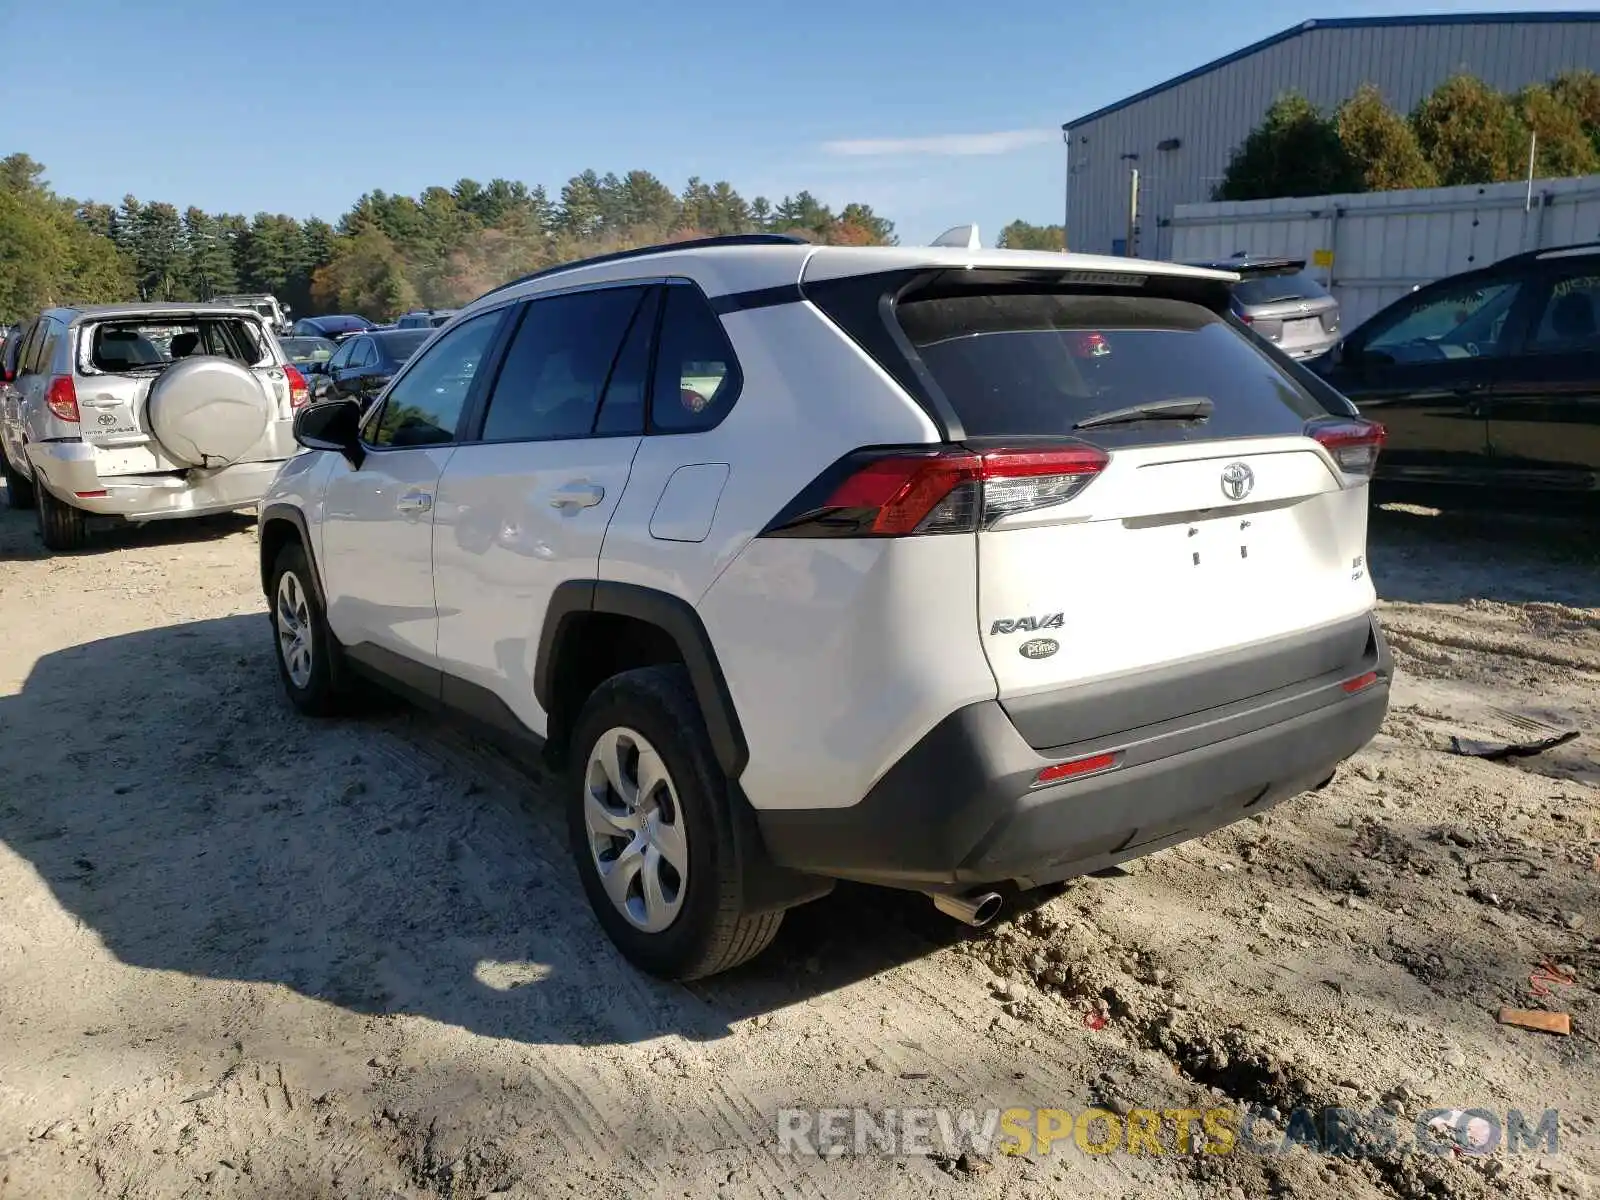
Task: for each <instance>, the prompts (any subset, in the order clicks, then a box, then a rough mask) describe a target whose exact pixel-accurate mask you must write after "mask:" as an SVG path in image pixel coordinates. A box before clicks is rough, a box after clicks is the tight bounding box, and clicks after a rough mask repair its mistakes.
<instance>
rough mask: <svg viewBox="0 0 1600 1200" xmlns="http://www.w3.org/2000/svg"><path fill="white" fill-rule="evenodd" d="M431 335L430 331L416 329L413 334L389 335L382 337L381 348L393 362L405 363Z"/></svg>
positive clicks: (431, 331)
mask: <svg viewBox="0 0 1600 1200" xmlns="http://www.w3.org/2000/svg"><path fill="white" fill-rule="evenodd" d="M432 335H433V330H431V329H418V330H416V331H415V332H412V331H411V330H406V331H405V332H403V333H390V334H385V335H383V348H384V350H385V351H387V353H388V355H389V357H390V358H392V359H394V361H395V362H405V361H406V359H408V358H410V357H411V356H412V355H413V354H415V353H416V352H417V351H418V350H420V349H421V348H422V343H423V342H425V341H427V340H428V338H429V337H431V336H432Z"/></svg>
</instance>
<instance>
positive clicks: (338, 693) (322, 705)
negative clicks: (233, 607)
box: [268, 542, 345, 717]
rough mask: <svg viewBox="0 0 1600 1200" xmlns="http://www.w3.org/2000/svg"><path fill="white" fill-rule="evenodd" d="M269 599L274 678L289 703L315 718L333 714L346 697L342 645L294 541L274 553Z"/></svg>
mask: <svg viewBox="0 0 1600 1200" xmlns="http://www.w3.org/2000/svg"><path fill="white" fill-rule="evenodd" d="M268 598H269V601H270V603H271V605H272V612H271V618H272V634H273V637H272V640H273V645H274V649H275V650H276V651H277V653H276V654H275V655H274V658H275V659H276V660H277V663H278V678H279V679H280V680H281V681H282V682H283V690H284V693H285V694H286V695H287V696H288V697H289V701H290V703H292V704H293V705H294V706H295V707H296V708H298V709H299V710H300V711H301V712H303V713H306V714H308V715H310V716H314V717H322V716H329V715H331V714H333V713H335V712H338V711H339V709H340V708H342V707H343V701H344V698H345V681H344V654H343V647H341V646H340V645H339V642H338V639H336V638H335V637H334V636H333V631H332V630H330V629H329V628H328V621H327V616H326V614H325V613H324V612H323V610H322V602H321V600H320V599H319V598H318V595H317V591H316V588H315V585H314V583H313V582H312V575H311V563H310V561H309V560H308V559H307V558H306V552H305V550H304V548H303V547H302V546H301V545H300V543H299V542H291V543H290V544H289V545H287V546H285V547H284V548H283V549H282V550H280V551H279V552H278V557H277V560H276V561H275V562H274V563H273V565H272V581H271V590H270V591H269V592H268Z"/></svg>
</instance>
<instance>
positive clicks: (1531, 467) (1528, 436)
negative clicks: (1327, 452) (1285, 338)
mask: <svg viewBox="0 0 1600 1200" xmlns="http://www.w3.org/2000/svg"><path fill="white" fill-rule="evenodd" d="M1306 365H1307V366H1309V367H1310V368H1311V369H1312V370H1314V371H1316V372H1317V373H1318V374H1319V375H1321V376H1322V377H1323V378H1324V379H1326V380H1327V382H1328V383H1330V384H1332V385H1333V386H1334V387H1335V388H1337V389H1338V390H1339V391H1341V392H1343V393H1344V394H1345V395H1346V396H1348V397H1349V398H1350V399H1351V400H1352V401H1353V402H1354V403H1355V404H1356V406H1357V407H1358V408H1359V409H1360V410H1361V411H1362V412H1363V413H1364V414H1366V415H1368V416H1370V417H1372V418H1373V419H1374V420H1377V421H1381V422H1382V423H1383V424H1384V426H1385V427H1386V428H1387V429H1388V443H1387V447H1386V449H1385V452H1384V456H1383V459H1382V465H1381V466H1380V468H1379V478H1380V479H1388V480H1394V481H1397V482H1415V483H1449V484H1471V485H1479V486H1483V485H1489V486H1494V487H1499V488H1510V489H1530V490H1539V491H1551V492H1596V491H1600V242H1592V243H1588V244H1585V245H1579V246H1567V247H1561V248H1556V249H1550V250H1535V251H1530V252H1528V253H1526V254H1518V255H1513V256H1512V257H1510V258H1507V259H1503V260H1501V261H1500V262H1497V263H1495V264H1494V265H1493V266H1489V267H1484V268H1482V269H1480V270H1476V271H1468V272H1466V273H1464V274H1460V275H1452V276H1449V277H1448V278H1445V279H1441V280H1438V281H1436V282H1434V283H1431V284H1428V285H1427V286H1425V287H1421V288H1418V289H1417V290H1416V291H1413V292H1411V293H1409V294H1408V295H1405V296H1403V297H1401V298H1400V299H1399V300H1396V301H1395V302H1394V303H1393V304H1391V305H1389V306H1388V307H1387V308H1385V309H1383V310H1382V311H1381V312H1379V313H1377V314H1376V315H1375V316H1373V317H1371V318H1370V319H1369V320H1367V321H1366V322H1364V323H1363V324H1361V325H1360V326H1358V327H1357V328H1356V329H1354V330H1351V331H1350V333H1349V334H1347V335H1346V336H1345V338H1344V340H1343V341H1341V342H1340V343H1339V344H1338V345H1337V346H1335V347H1334V348H1333V349H1332V350H1331V351H1329V352H1328V353H1327V354H1325V355H1323V356H1322V357H1320V358H1317V359H1313V360H1312V361H1310V362H1309V363H1307V364H1306Z"/></svg>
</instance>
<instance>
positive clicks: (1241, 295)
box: [1191, 254, 1339, 358]
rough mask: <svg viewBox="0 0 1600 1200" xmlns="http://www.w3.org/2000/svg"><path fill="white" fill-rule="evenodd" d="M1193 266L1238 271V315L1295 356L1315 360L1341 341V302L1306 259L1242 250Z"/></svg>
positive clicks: (1235, 292) (1235, 305) (1235, 296)
mask: <svg viewBox="0 0 1600 1200" xmlns="http://www.w3.org/2000/svg"><path fill="white" fill-rule="evenodd" d="M1191 265H1193V266H1197V267H1207V268H1209V269H1211V270H1214V271H1232V272H1234V273H1235V274H1237V275H1238V276H1239V282H1238V283H1236V284H1235V285H1234V288H1233V311H1234V315H1235V316H1237V317H1238V318H1239V319H1240V320H1241V321H1243V322H1244V323H1245V324H1246V325H1250V326H1252V327H1253V328H1254V329H1255V331H1256V332H1257V333H1259V334H1260V335H1261V336H1262V337H1264V338H1266V339H1267V341H1269V342H1272V343H1273V344H1274V345H1276V346H1277V347H1278V348H1279V349H1281V350H1282V351H1283V352H1284V353H1285V354H1287V355H1289V356H1290V357H1291V358H1312V357H1314V356H1316V355H1318V354H1322V353H1324V352H1325V351H1326V350H1328V349H1329V348H1330V347H1332V346H1333V344H1334V343H1335V342H1337V341H1338V340H1339V302H1338V301H1337V300H1335V299H1334V298H1333V296H1332V295H1331V294H1330V293H1329V292H1328V289H1327V288H1325V287H1323V286H1322V285H1321V284H1320V283H1318V282H1317V281H1316V280H1315V279H1313V278H1312V277H1311V276H1310V275H1309V274H1308V273H1307V272H1306V262H1305V259H1303V258H1268V257H1263V256H1256V255H1249V254H1236V255H1234V256H1233V257H1232V258H1223V259H1217V260H1215V261H1211V262H1197V263H1193V264H1191Z"/></svg>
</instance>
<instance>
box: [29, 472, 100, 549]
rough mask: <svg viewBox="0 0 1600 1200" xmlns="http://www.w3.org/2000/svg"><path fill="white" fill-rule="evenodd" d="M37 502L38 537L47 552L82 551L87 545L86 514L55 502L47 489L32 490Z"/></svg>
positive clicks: (87, 523)
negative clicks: (42, 541)
mask: <svg viewBox="0 0 1600 1200" xmlns="http://www.w3.org/2000/svg"><path fill="white" fill-rule="evenodd" d="M34 498H35V499H36V500H37V501H38V508H37V509H36V510H35V515H36V516H37V517H38V518H39V536H40V537H41V538H43V539H44V544H45V549H47V550H82V549H83V548H84V547H85V546H86V545H88V544H89V520H88V514H87V513H85V512H84V511H83V510H82V509H81V508H73V507H72V505H70V504H67V503H64V502H63V501H60V500H57V499H56V498H55V497H54V496H52V495H51V494H50V489H49V488H47V487H37V488H35V489H34Z"/></svg>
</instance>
